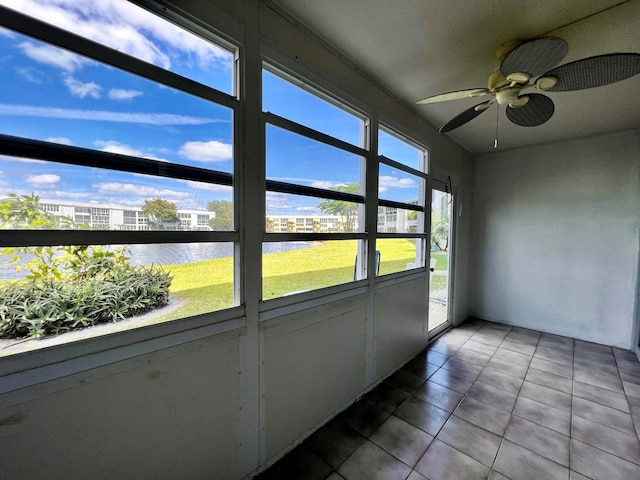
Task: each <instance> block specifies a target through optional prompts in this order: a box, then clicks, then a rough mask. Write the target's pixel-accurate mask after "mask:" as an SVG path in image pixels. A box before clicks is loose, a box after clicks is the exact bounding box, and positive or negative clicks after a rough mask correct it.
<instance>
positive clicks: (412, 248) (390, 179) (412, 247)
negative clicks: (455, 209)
mask: <svg viewBox="0 0 640 480" xmlns="http://www.w3.org/2000/svg"><path fill="white" fill-rule="evenodd" d="M378 152H379V154H380V155H379V157H378V160H379V161H378V165H379V169H378V172H379V174H378V222H377V239H376V250H377V251H378V252H380V270H379V275H385V274H390V273H397V272H402V271H405V270H412V269H416V268H423V267H424V266H425V256H426V254H427V252H426V251H425V248H426V239H427V234H426V231H425V221H424V218H425V216H424V212H425V208H426V207H425V205H426V204H425V189H426V178H427V170H428V151H427V149H426V148H424V147H420V146H419V145H418V144H416V143H415V142H413V141H411V140H409V139H407V138H405V137H404V136H402V135H401V134H399V133H397V132H394V131H392V130H391V129H388V128H385V127H382V128H380V130H379V131H378Z"/></svg>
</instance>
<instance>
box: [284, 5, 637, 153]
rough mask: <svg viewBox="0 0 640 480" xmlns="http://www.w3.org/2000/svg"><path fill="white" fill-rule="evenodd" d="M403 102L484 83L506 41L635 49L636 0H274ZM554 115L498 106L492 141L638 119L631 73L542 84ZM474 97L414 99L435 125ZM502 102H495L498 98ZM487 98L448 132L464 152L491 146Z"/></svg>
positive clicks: (572, 50) (557, 135)
mask: <svg viewBox="0 0 640 480" xmlns="http://www.w3.org/2000/svg"><path fill="white" fill-rule="evenodd" d="M275 2H276V3H277V4H279V5H280V6H281V7H282V8H284V9H285V10H287V11H288V12H289V13H290V14H291V15H293V16H294V17H296V18H297V19H298V20H300V21H301V22H302V23H304V24H305V25H307V26H308V27H309V28H310V29H311V30H313V31H314V32H316V33H317V34H318V35H319V36H321V37H323V38H324V39H325V40H326V41H327V42H329V43H330V44H332V45H333V46H334V47H335V48H336V49H338V50H340V51H341V52H343V53H344V54H345V55H346V56H348V57H349V58H350V59H351V60H352V61H353V62H354V63H356V64H358V65H359V66H360V67H362V68H363V69H364V70H366V71H368V72H369V74H370V75H371V76H372V77H374V78H376V79H377V80H378V81H379V82H380V83H382V84H383V85H385V86H386V87H387V88H388V89H389V90H391V91H393V92H394V93H395V94H396V95H398V96H399V97H400V98H402V99H403V100H405V101H406V102H407V103H408V104H412V105H414V104H415V102H416V101H417V100H419V99H421V98H424V97H427V96H430V95H435V94H437V93H442V92H447V91H452V90H461V89H466V88H474V87H486V85H487V80H488V77H489V75H490V74H491V72H492V71H493V69H494V68H495V67H497V66H498V61H497V59H496V56H495V52H496V49H497V48H498V47H499V46H500V45H502V44H503V43H505V42H508V41H511V40H515V39H529V38H533V37H537V36H540V35H543V34H551V35H555V36H559V37H562V38H564V39H565V40H566V41H567V42H568V43H569V53H568V55H567V57H566V58H565V59H564V60H563V61H562V62H561V64H564V63H567V62H570V61H573V60H577V59H581V58H585V57H589V56H593V55H600V54H605V53H616V52H636V53H640V0H629V1H621V0H564V1H561V0H536V1H533V2H532V1H530V0H528V1H522V0H482V1H480V0H478V1H475V0H474V1H472V0H395V1H390V0H275ZM548 95H549V97H551V98H552V99H553V101H554V103H555V106H556V110H555V114H554V116H553V117H552V118H551V119H550V120H549V121H548V122H547V123H545V124H543V125H541V126H538V127H519V126H516V125H513V124H511V123H510V122H509V121H508V120H507V119H506V117H505V115H504V111H501V112H500V115H499V127H500V135H499V137H500V148H501V149H507V148H515V147H519V146H524V145H531V144H536V143H545V142H550V141H557V140H561V139H567V138H574V137H580V136H586V135H593V134H596V133H599V132H608V131H615V130H621V129H626V128H632V127H639V126H640V75H637V76H635V77H633V78H631V79H627V80H624V81H622V82H619V83H616V84H613V85H608V86H604V87H598V88H594V89H590V90H582V91H579V92H563V93H559V92H558V93H548ZM480 101H481V100H479V99H469V100H459V101H454V102H447V103H441V104H434V105H424V106H421V105H414V108H415V110H416V111H417V112H419V114H420V115H422V116H423V117H425V118H426V119H427V120H428V121H429V122H431V123H432V124H433V125H434V126H436V127H440V126H441V125H443V124H444V123H446V122H447V121H449V120H450V119H451V118H453V117H454V116H456V115H457V114H458V113H460V112H462V111H463V110H465V109H466V108H469V107H471V106H473V105H475V104H477V103H480ZM501 109H502V107H501ZM495 128H496V110H495V107H492V108H491V109H490V110H488V111H487V112H485V113H483V114H482V115H480V116H479V117H477V118H476V119H474V120H472V121H471V122H469V123H467V124H466V125H463V126H462V127H460V128H458V129H456V130H454V131H452V132H450V133H449V134H448V135H449V136H450V137H451V138H453V139H454V140H455V141H457V142H458V143H460V144H461V145H463V146H464V147H465V148H466V149H468V150H469V151H471V152H473V153H483V152H488V151H491V150H492V149H493V138H494V132H495Z"/></svg>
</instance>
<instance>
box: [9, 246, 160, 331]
mask: <svg viewBox="0 0 640 480" xmlns="http://www.w3.org/2000/svg"><path fill="white" fill-rule="evenodd" d="M2 253H3V254H5V255H11V256H12V257H13V260H12V262H13V263H18V262H19V261H20V255H21V254H29V255H30V256H31V257H32V259H31V260H29V261H27V262H25V263H24V268H26V269H27V270H29V274H28V275H27V276H26V277H25V278H24V279H22V280H15V281H7V282H4V284H2V285H0V337H29V338H41V337H43V336H45V335H51V334H58V333H62V332H66V331H69V330H75V329H79V328H84V327H89V326H92V325H96V324H100V323H107V322H117V321H119V320H123V319H125V318H127V317H132V316H134V315H139V314H141V313H144V312H147V311H149V310H152V309H154V308H159V307H162V306H164V305H166V304H167V303H168V300H169V286H170V285H171V280H172V276H171V275H170V274H169V273H168V272H165V271H164V270H163V269H162V268H161V267H159V266H149V267H134V266H132V265H131V264H130V262H129V259H128V257H127V253H128V252H127V251H126V250H125V249H123V248H120V249H116V250H115V251H109V250H106V249H105V248H103V247H101V246H93V247H91V246H86V245H83V246H65V247H21V248H6V249H4V250H3V251H2ZM21 268H23V267H21V266H17V267H16V269H18V270H20V269H21Z"/></svg>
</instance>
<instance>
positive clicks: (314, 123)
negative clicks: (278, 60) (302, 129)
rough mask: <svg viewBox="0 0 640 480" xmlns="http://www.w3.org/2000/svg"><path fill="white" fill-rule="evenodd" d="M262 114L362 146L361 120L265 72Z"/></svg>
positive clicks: (263, 73) (263, 74) (263, 76)
mask: <svg viewBox="0 0 640 480" xmlns="http://www.w3.org/2000/svg"><path fill="white" fill-rule="evenodd" d="M262 110H263V111H265V112H271V113H275V114H276V115H279V116H281V117H284V118H287V119H289V120H293V121H294V122H296V123H300V124H302V125H305V126H307V127H311V128H313V129H314V130H317V131H319V132H322V133H326V134H327V135H331V136H332V137H335V138H337V139H339V140H343V141H345V142H348V143H351V144H352V145H356V146H362V140H361V132H362V128H363V125H364V123H363V121H362V120H361V119H359V118H358V117H355V116H353V115H352V114H350V113H347V112H346V111H344V110H342V109H340V108H338V107H336V106H335V105H332V104H331V103H329V102H327V101H325V100H322V99H321V98H319V97H317V96H316V95H313V94H312V93H309V92H308V91H306V90H303V89H301V88H299V87H297V86H295V85H293V84H291V83H289V82H287V81H285V80H283V79H281V78H280V77H277V76H276V75H274V74H272V73H269V72H267V71H266V70H263V71H262Z"/></svg>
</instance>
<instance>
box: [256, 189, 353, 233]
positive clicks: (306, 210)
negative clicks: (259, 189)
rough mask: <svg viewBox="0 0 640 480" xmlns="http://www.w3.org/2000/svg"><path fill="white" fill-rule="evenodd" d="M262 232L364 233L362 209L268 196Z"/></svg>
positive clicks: (325, 201) (336, 202)
mask: <svg viewBox="0 0 640 480" xmlns="http://www.w3.org/2000/svg"><path fill="white" fill-rule="evenodd" d="M266 204H267V217H266V223H265V229H266V231H267V232H270V233H350V232H360V231H362V230H363V228H364V225H363V222H361V221H360V216H359V213H360V210H363V208H364V206H363V205H360V204H358V203H353V202H345V201H343V200H329V199H323V198H314V197H306V196H302V195H291V194H286V193H278V192H267V198H266Z"/></svg>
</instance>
